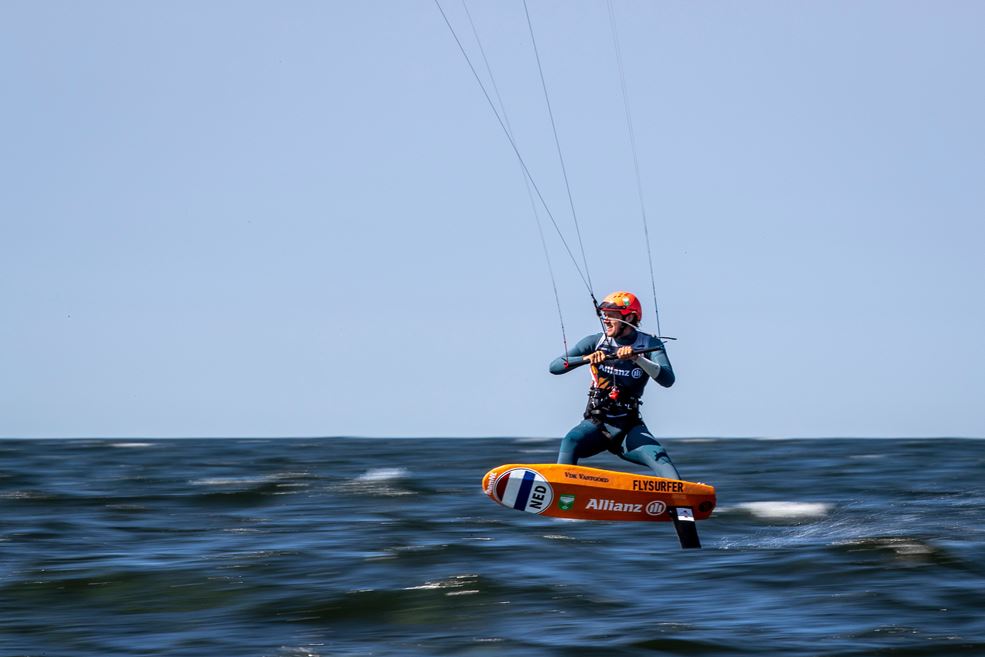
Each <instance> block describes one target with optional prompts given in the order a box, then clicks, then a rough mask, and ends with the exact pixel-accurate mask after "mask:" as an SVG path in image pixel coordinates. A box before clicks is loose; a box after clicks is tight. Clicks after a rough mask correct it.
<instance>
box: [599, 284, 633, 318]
mask: <svg viewBox="0 0 985 657" xmlns="http://www.w3.org/2000/svg"><path fill="white" fill-rule="evenodd" d="M599 310H600V311H601V310H618V311H619V313H620V314H621V315H622V316H623V317H625V316H626V315H628V314H630V313H636V321H639V320H640V319H641V318H642V317H643V306H641V305H640V300H639V299H637V298H636V295H635V294H633V293H632V292H623V291H621V290H620V291H619V292H613V293H612V294H610V295H609V296H607V297H606V298H604V299H602V303H600V304H599Z"/></svg>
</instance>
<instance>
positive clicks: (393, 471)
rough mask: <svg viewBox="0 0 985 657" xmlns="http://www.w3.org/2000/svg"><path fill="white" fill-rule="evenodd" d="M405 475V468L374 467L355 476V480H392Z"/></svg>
mask: <svg viewBox="0 0 985 657" xmlns="http://www.w3.org/2000/svg"><path fill="white" fill-rule="evenodd" d="M406 476H407V468H376V469H375V470H368V471H366V472H364V473H362V474H361V475H359V476H358V477H356V481H393V480H394V479H403V478H404V477H406Z"/></svg>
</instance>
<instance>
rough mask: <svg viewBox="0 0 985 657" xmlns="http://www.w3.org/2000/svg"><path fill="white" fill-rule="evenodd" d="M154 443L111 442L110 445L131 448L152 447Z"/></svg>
mask: <svg viewBox="0 0 985 657" xmlns="http://www.w3.org/2000/svg"><path fill="white" fill-rule="evenodd" d="M153 446H154V443H112V444H111V445H110V447H123V448H133V447H153Z"/></svg>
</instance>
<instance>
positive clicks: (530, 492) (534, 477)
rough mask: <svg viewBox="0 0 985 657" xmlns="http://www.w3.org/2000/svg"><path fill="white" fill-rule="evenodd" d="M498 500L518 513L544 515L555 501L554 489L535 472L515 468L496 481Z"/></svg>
mask: <svg viewBox="0 0 985 657" xmlns="http://www.w3.org/2000/svg"><path fill="white" fill-rule="evenodd" d="M495 493H496V499H497V500H499V502H500V503H501V504H503V505H504V506H509V507H513V508H514V509H516V510H518V511H526V512H528V513H542V512H544V511H545V510H546V509H547V508H549V507H550V506H551V502H552V501H553V500H554V489H552V488H551V485H550V484H549V483H547V480H546V479H544V477H543V476H542V475H541V474H540V473H539V472H536V471H535V470H528V469H527V468H513V469H512V470H507V471H506V472H504V473H503V474H501V475H500V476H499V478H498V479H497V480H496V491H495Z"/></svg>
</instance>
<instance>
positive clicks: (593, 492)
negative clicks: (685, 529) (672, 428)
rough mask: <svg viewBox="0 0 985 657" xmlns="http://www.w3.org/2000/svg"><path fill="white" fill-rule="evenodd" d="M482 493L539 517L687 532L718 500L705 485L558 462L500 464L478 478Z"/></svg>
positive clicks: (710, 487) (707, 514)
mask: <svg viewBox="0 0 985 657" xmlns="http://www.w3.org/2000/svg"><path fill="white" fill-rule="evenodd" d="M482 490H483V491H485V493H486V495H488V496H489V497H491V498H492V499H493V500H495V501H496V502H499V503H500V504H502V505H503V506H507V507H510V508H512V509H517V510H519V511H526V512H528V513H536V514H538V515H542V516H551V517H553V518H571V519H577V520H616V521H627V520H629V521H634V520H635V521H651V522H653V521H656V522H674V524H675V527H677V526H678V525H680V524H681V523H682V521H684V522H687V523H688V526H689V528H693V526H694V523H693V522H692V518H693V520H704V519H706V518H708V516H710V515H711V512H712V510H713V509H714V508H715V502H716V498H715V489H714V487H712V486H709V485H708V484H701V483H694V482H690V481H679V480H676V479H663V478H661V477H652V476H648V475H639V474H633V473H630V472H614V471H612V470H600V469H599V468H589V467H585V466H580V465H562V464H558V463H546V464H542V463H534V464H519V463H511V464H507V465H501V466H499V467H498V468H493V469H492V470H490V471H489V472H487V473H486V476H485V477H483V478H482ZM682 516H683V517H682ZM680 531H681V530H680V528H679V527H678V533H680ZM696 540H697V535H696V534H695V541H696ZM683 542H684V539H683V538H682V544H683Z"/></svg>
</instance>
